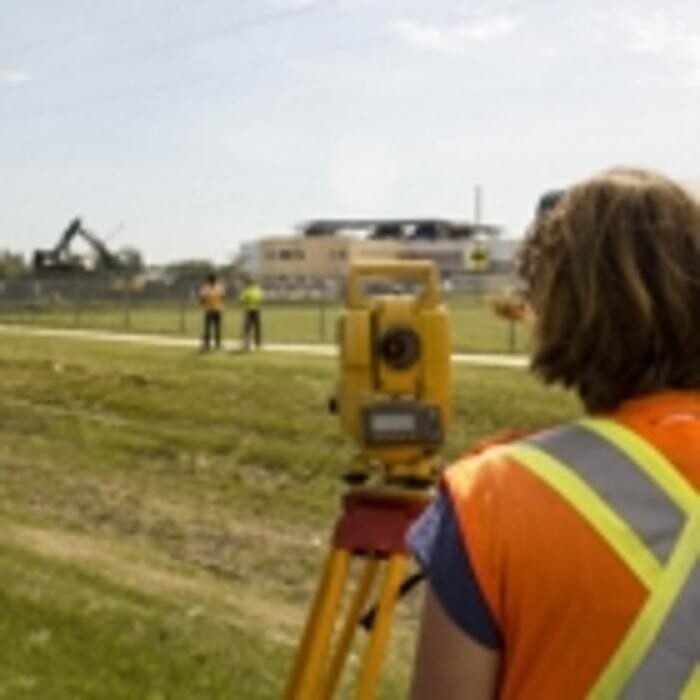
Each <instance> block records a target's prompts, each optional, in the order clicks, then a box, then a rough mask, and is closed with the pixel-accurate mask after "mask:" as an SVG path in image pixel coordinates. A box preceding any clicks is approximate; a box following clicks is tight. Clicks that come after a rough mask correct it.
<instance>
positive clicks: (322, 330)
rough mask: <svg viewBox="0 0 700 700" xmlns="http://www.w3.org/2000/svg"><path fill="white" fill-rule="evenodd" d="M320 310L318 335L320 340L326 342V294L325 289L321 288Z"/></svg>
mask: <svg viewBox="0 0 700 700" xmlns="http://www.w3.org/2000/svg"><path fill="white" fill-rule="evenodd" d="M318 311H319V314H318V323H319V327H318V335H319V340H320V341H321V342H324V341H325V339H326V295H325V294H324V293H323V289H321V293H320V294H319V307H318Z"/></svg>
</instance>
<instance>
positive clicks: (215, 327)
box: [199, 272, 225, 351]
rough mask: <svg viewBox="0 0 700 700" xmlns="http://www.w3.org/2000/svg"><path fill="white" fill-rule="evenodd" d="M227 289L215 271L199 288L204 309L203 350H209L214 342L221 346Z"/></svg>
mask: <svg viewBox="0 0 700 700" xmlns="http://www.w3.org/2000/svg"><path fill="white" fill-rule="evenodd" d="M224 296H225V290H224V286H223V284H221V282H219V279H218V277H217V275H216V273H215V272H210V273H209V275H207V281H206V282H205V284H203V285H202V287H201V289H200V290H199V303H200V305H201V306H202V308H203V309H204V325H203V330H202V350H204V351H206V350H209V348H210V347H211V344H212V342H213V343H214V346H215V347H216V348H217V350H218V349H220V348H221V321H222V316H223V311H224Z"/></svg>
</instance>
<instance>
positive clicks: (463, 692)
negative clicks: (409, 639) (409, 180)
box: [409, 169, 700, 700]
mask: <svg viewBox="0 0 700 700" xmlns="http://www.w3.org/2000/svg"><path fill="white" fill-rule="evenodd" d="M518 272H519V277H520V279H521V282H522V289H523V297H524V300H525V302H526V304H527V305H528V308H529V310H530V315H531V318H532V328H533V353H532V358H531V367H532V369H533V371H534V372H535V374H536V375H538V376H539V377H540V378H541V379H543V380H544V381H545V382H546V383H548V384H560V385H563V386H564V387H567V388H571V389H573V390H574V391H575V392H576V393H577V394H578V396H579V397H580V399H581V401H582V403H583V406H584V408H585V417H584V418H583V419H581V420H577V421H574V422H572V423H570V424H566V425H562V426H559V427H555V428H550V429H547V430H544V431H539V432H534V433H532V434H529V435H527V436H521V437H520V438H518V439H516V440H514V441H506V442H503V443H502V444H499V445H495V446H491V447H488V448H487V449H485V450H482V451H480V452H479V453H478V454H472V455H470V456H468V457H465V458H463V459H461V460H459V461H458V462H457V463H456V464H454V465H453V466H451V467H450V468H449V469H448V470H447V471H446V472H445V474H444V477H443V479H442V482H441V488H440V491H439V495H438V496H437V498H436V499H435V501H434V502H433V504H432V505H431V507H430V508H429V509H428V510H427V511H426V512H425V513H424V515H423V516H422V518H421V519H420V520H419V521H418V522H417V523H416V524H415V525H414V527H413V529H412V531H411V533H410V535H409V544H410V547H411V549H412V551H413V553H414V554H415V556H416V557H417V559H418V561H419V562H420V564H421V566H422V568H423V571H424V573H425V575H426V578H427V580H428V592H427V595H426V602H425V609H424V613H423V619H422V625H421V632H420V635H419V641H418V648H417V655H416V662H415V668H414V674H413V681H412V691H411V697H412V699H413V700H424V699H428V698H430V699H436V700H437V699H439V700H453V699H457V698H459V699H460V700H475V699H478V700H481V699H486V698H489V699H490V698H505V699H509V700H515V699H516V698H517V699H518V700H522V699H525V700H529V699H535V700H548V699H550V698H551V699H556V700H563V699H565V700H575V699H577V698H598V699H601V700H602V699H605V700H608V699H613V698H631V699H636V698H653V699H659V700H661V699H664V700H665V699H667V698H682V699H683V700H691V699H693V700H697V699H698V698H700V496H699V495H698V491H699V489H700V208H699V205H698V202H697V201H696V200H695V199H694V197H693V196H691V195H690V194H689V193H688V192H686V191H685V190H683V189H682V188H681V187H680V186H679V185H677V184H676V183H674V182H673V181H671V180H669V179H667V178H665V177H663V176H661V175H657V174H654V173H651V172H647V171H642V170H631V169H630V170H627V169H615V170H611V171H607V172H604V173H602V174H600V175H598V176H596V177H594V178H592V179H590V180H587V181H584V182H581V183H579V184H576V185H574V186H572V187H571V188H569V189H567V190H566V191H563V192H561V193H557V194H556V195H551V196H548V197H547V198H546V199H545V200H543V203H542V206H541V207H540V211H539V212H538V215H537V216H536V217H535V220H534V222H533V224H532V226H531V228H530V230H529V232H528V234H527V236H526V239H525V241H524V244H523V248H522V251H521V256H520V260H519V270H518Z"/></svg>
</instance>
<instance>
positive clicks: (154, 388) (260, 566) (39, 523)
mask: <svg viewBox="0 0 700 700" xmlns="http://www.w3.org/2000/svg"><path fill="white" fill-rule="evenodd" d="M334 378H335V366H334V363H333V362H332V361H331V360H325V359H319V358H307V357H301V356H293V355H289V356H285V355H266V354H264V353H262V354H251V355H236V354H231V353H221V354H209V355H199V354H196V353H193V352H188V351H178V350H172V349H157V348H147V347H134V346H124V345H121V344H116V345H109V344H93V343H89V342H84V341H77V340H72V341H69V340H54V339H52V340H50V341H49V340H36V339H34V340H32V339H29V338H18V337H15V336H3V339H2V344H0V386H1V387H2V392H1V393H0V577H1V580H2V581H3V586H2V592H1V593H0V596H1V598H0V600H1V603H0V605H2V615H0V668H2V673H0V698H12V699H13V700H14V699H15V698H19V699H21V700H23V699H24V698H32V699H33V698H37V699H38V698H42V699H43V698H52V700H69V699H70V700H74V699H75V698H78V699H80V698H100V699H105V698H106V699H108V700H109V699H111V698H115V699H117V698H119V699H120V698H130V699H131V698H144V700H147V699H151V698H153V699H155V698H168V699H171V698H177V699H183V700H184V699H189V698H193V699H194V698H197V699H200V698H201V699H204V700H209V699H210V698H243V699H247V698H272V697H276V696H278V695H279V689H280V687H281V684H282V682H283V679H284V675H285V673H286V670H287V668H288V665H289V663H290V660H291V654H292V651H293V648H294V645H295V643H296V641H297V638H298V634H299V632H300V625H301V623H302V620H303V616H304V614H305V612H306V608H307V606H308V603H309V600H310V597H311V595H312V592H313V589H314V587H315V585H316V578H317V575H318V569H319V565H320V561H321V558H322V555H323V552H324V549H325V540H326V537H327V535H328V533H329V532H330V527H331V524H332V521H333V518H334V515H335V513H336V508H337V503H338V496H339V493H340V484H339V480H338V475H339V473H340V472H341V471H342V469H343V467H344V465H345V464H346V463H347V460H348V458H349V456H350V454H351V446H350V445H348V444H347V442H346V441H345V440H344V439H343V438H342V436H341V435H340V434H339V432H338V426H337V423H336V420H335V419H334V418H333V417H332V416H330V415H328V414H327V413H326V410H325V405H326V397H327V395H328V393H329V391H330V389H331V387H332V384H333V381H334ZM454 379H455V381H454V388H455V401H454V403H455V409H456V414H457V420H456V422H455V427H454V429H453V430H452V433H451V435H450V439H449V442H448V444H447V446H446V448H445V455H446V457H447V458H451V457H454V456H455V455H457V454H458V453H459V452H461V451H462V450H463V449H465V448H466V447H468V446H469V445H471V444H473V443H474V442H476V441H477V440H479V439H480V438H482V437H483V436H485V435H488V434H490V433H493V432H495V431H499V430H501V429H503V428H506V427H509V428H524V427H535V426H540V425H546V424H549V423H552V422H555V421H558V420H561V419H563V418H567V417H570V416H573V415H576V414H577V413H578V411H579V408H578V405H577V403H576V402H575V401H574V400H573V398H572V397H571V396H570V395H568V394H565V393H563V392H560V391H553V390H546V389H543V388H542V387H540V386H539V385H538V384H537V383H536V382H535V381H534V380H532V379H531V378H530V377H529V376H528V375H526V374H525V373H523V372H521V371H516V370H497V369H476V368H470V367H465V366H458V367H456V368H455V377H454ZM417 606H418V599H417V597H415V598H414V600H411V601H407V603H406V605H405V606H404V608H405V609H404V610H403V612H402V615H401V623H400V624H399V625H398V626H397V631H396V636H397V637H398V640H399V643H398V645H395V647H394V648H393V650H392V655H391V657H390V659H389V661H388V663H387V667H386V669H385V671H386V673H385V677H386V678H385V683H384V686H383V690H382V693H381V697H382V698H394V697H396V698H398V697H402V696H403V695H404V694H405V688H406V683H407V679H408V673H409V672H408V668H409V666H410V648H411V645H412V637H411V635H412V630H413V629H414V626H415V617H416V609H417Z"/></svg>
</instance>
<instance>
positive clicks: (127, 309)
mask: <svg viewBox="0 0 700 700" xmlns="http://www.w3.org/2000/svg"><path fill="white" fill-rule="evenodd" d="M124 328H125V329H126V330H131V285H130V284H129V280H126V281H125V283H124Z"/></svg>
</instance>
